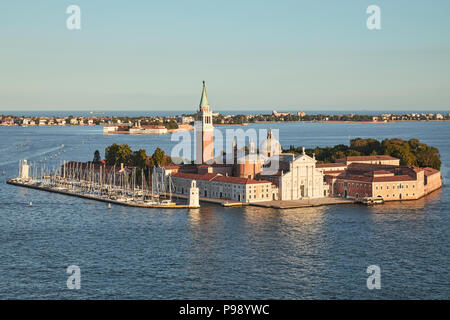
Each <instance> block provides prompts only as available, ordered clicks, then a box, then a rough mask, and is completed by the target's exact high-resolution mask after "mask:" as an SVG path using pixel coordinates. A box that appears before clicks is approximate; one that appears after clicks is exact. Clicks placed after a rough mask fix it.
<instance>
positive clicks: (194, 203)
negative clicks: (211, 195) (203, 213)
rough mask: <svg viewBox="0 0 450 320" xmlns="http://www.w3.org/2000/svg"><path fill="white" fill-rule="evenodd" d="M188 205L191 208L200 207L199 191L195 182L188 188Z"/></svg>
mask: <svg viewBox="0 0 450 320" xmlns="http://www.w3.org/2000/svg"><path fill="white" fill-rule="evenodd" d="M188 205H189V207H192V208H198V207H200V202H199V191H198V188H197V182H196V181H195V180H192V181H191V187H190V188H189V198H188Z"/></svg>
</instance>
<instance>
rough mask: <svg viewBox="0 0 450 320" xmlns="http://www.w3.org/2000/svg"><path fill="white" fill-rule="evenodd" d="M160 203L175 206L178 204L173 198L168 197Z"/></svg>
mask: <svg viewBox="0 0 450 320" xmlns="http://www.w3.org/2000/svg"><path fill="white" fill-rule="evenodd" d="M159 204H160V205H161V206H174V205H176V203H175V202H173V201H172V200H168V199H165V200H162V201H161V202H160V203H159Z"/></svg>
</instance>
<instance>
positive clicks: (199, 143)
mask: <svg viewBox="0 0 450 320" xmlns="http://www.w3.org/2000/svg"><path fill="white" fill-rule="evenodd" d="M195 130H196V132H195V135H196V136H195V143H196V144H195V149H196V150H195V163H196V164H202V163H211V162H212V161H213V159H214V146H213V143H214V126H213V122H212V112H211V110H210V108H209V103H208V96H207V95H206V86H205V81H203V92H202V97H201V100H200V106H199V111H198V113H197V121H196V126H195Z"/></svg>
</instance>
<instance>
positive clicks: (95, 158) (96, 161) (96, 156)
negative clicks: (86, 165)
mask: <svg viewBox="0 0 450 320" xmlns="http://www.w3.org/2000/svg"><path fill="white" fill-rule="evenodd" d="M101 160H102V158H101V157H100V151H98V150H95V152H94V160H92V162H93V163H100V161H101Z"/></svg>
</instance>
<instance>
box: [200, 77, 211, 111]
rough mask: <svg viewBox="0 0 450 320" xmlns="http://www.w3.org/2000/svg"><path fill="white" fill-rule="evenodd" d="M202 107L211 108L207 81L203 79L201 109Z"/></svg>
mask: <svg viewBox="0 0 450 320" xmlns="http://www.w3.org/2000/svg"><path fill="white" fill-rule="evenodd" d="M202 108H209V103H208V95H207V94H206V84H205V81H203V92H202V98H201V99H200V110H202Z"/></svg>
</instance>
